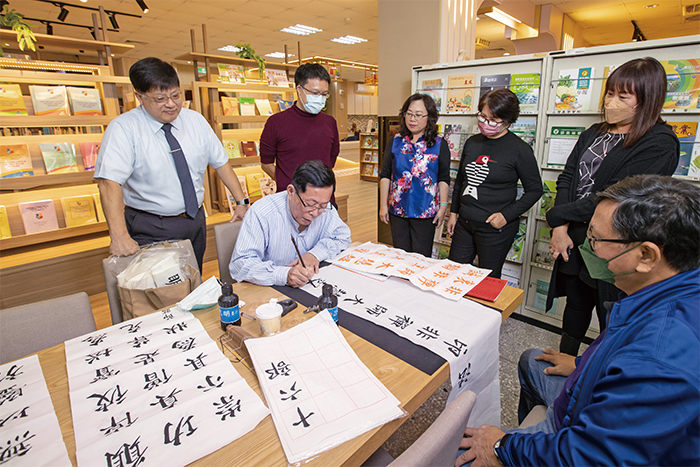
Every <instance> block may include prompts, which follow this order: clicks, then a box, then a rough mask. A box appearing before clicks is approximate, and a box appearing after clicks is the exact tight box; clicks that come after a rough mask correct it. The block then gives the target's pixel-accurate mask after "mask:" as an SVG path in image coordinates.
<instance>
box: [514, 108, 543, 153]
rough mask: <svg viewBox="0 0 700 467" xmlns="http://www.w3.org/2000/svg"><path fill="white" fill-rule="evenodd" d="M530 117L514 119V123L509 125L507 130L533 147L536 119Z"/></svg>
mask: <svg viewBox="0 0 700 467" xmlns="http://www.w3.org/2000/svg"><path fill="white" fill-rule="evenodd" d="M521 109H522V107H521ZM530 118H531V120H526V119H523V118H521V119H519V120H516V121H515V123H513V124H512V125H511V126H510V128H509V130H510V131H511V132H513V133H514V134H515V135H516V136H517V137H518V138H520V139H521V140H523V141H525V142H526V143H527V144H528V145H529V146H530V147H531V148H533V149H534V147H535V134H536V132H537V120H535V119H534V118H532V117H530Z"/></svg>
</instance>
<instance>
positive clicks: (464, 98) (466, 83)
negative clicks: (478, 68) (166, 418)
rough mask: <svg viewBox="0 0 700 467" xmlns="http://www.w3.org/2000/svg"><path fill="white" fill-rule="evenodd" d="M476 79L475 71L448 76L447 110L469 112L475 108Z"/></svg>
mask: <svg viewBox="0 0 700 467" xmlns="http://www.w3.org/2000/svg"><path fill="white" fill-rule="evenodd" d="M475 80H476V75H475V74H473V73H469V74H464V75H450V76H448V77H447V105H446V106H445V111H446V112H456V113H467V112H471V111H472V110H473V109H474V82H475Z"/></svg>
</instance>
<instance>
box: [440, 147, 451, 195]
mask: <svg viewBox="0 0 700 467" xmlns="http://www.w3.org/2000/svg"><path fill="white" fill-rule="evenodd" d="M438 182H445V183H447V184H448V185H449V184H450V146H449V145H448V144H447V141H445V139H444V138H443V139H442V140H441V142H440V153H439V154H438Z"/></svg>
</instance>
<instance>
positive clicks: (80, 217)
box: [61, 195, 97, 227]
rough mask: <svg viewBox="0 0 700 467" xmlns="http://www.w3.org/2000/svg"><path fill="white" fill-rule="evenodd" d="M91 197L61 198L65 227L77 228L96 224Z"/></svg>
mask: <svg viewBox="0 0 700 467" xmlns="http://www.w3.org/2000/svg"><path fill="white" fill-rule="evenodd" d="M92 201H93V199H92V195H85V196H69V197H66V198H61V206H63V217H64V219H65V220H66V227H77V226H79V225H86V224H96V223H97V215H96V213H95V207H94V206H93V204H92Z"/></svg>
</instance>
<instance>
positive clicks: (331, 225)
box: [229, 160, 350, 287]
mask: <svg viewBox="0 0 700 467" xmlns="http://www.w3.org/2000/svg"><path fill="white" fill-rule="evenodd" d="M334 192H335V175H334V174H333V170H331V168H330V167H328V166H327V165H325V164H324V163H323V162H321V161H317V160H313V161H307V162H304V163H303V164H301V165H300V166H299V167H297V169H296V170H295V171H294V175H293V176H292V182H291V183H290V184H289V186H287V189H286V190H285V191H280V192H279V193H275V194H274V195H268V196H265V197H264V198H262V199H261V200H259V201H256V202H255V204H253V206H252V207H251V208H250V209H249V210H248V212H249V213H251V215H250V217H248V216H249V215H248V214H246V218H245V219H244V220H243V225H242V226H241V231H240V233H239V234H238V239H237V240H236V247H235V248H234V250H233V256H232V257H231V263H230V264H229V271H230V272H231V277H232V278H233V279H235V280H236V281H238V282H242V281H248V282H252V283H254V284H258V285H290V286H292V287H301V286H303V285H304V284H306V283H307V282H308V281H309V280H310V279H311V278H312V277H313V276H314V274H316V273H317V272H318V267H319V263H320V262H321V261H324V260H327V259H331V258H333V257H334V256H336V255H337V254H338V253H340V252H341V251H343V250H344V249H346V248H347V247H348V246H349V245H350V228H349V227H348V226H347V225H345V223H344V222H343V221H342V220H341V219H340V217H339V216H338V211H337V210H336V209H335V208H334V207H333V205H332V204H331V197H332V196H333V193H334ZM293 242H296V245H297V247H298V248H299V253H300V254H301V255H302V256H301V259H302V262H300V261H299V258H298V256H297V252H296V250H295V248H294V243H293Z"/></svg>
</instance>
